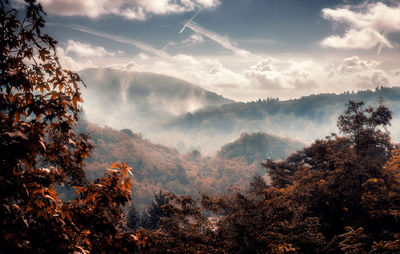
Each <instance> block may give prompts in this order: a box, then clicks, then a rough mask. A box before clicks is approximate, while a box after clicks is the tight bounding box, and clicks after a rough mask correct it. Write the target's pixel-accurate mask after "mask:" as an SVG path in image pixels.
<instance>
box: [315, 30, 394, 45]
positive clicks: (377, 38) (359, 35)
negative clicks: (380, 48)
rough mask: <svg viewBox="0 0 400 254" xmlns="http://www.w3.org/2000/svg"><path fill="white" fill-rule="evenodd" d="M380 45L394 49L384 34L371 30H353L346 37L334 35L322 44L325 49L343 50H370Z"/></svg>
mask: <svg viewBox="0 0 400 254" xmlns="http://www.w3.org/2000/svg"><path fill="white" fill-rule="evenodd" d="M380 43H382V45H385V46H387V47H389V48H393V45H392V44H391V43H390V42H389V41H388V40H387V39H386V38H385V37H384V36H383V35H382V34H380V33H379V32H377V31H376V30H374V29H370V28H366V29H363V30H354V29H351V30H348V31H347V32H346V34H345V35H344V36H338V35H332V36H329V37H327V38H325V39H324V40H322V42H321V44H322V45H323V46H325V47H332V48H343V49H370V48H373V47H375V46H376V45H378V44H380Z"/></svg>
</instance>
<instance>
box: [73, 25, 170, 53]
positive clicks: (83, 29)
mask: <svg viewBox="0 0 400 254" xmlns="http://www.w3.org/2000/svg"><path fill="white" fill-rule="evenodd" d="M71 28H72V29H75V30H77V31H81V32H84V33H88V34H91V35H95V36H99V37H103V38H107V39H110V40H113V41H116V42H120V43H125V44H130V45H133V46H135V47H137V48H139V49H141V50H144V51H146V52H148V53H150V54H153V55H156V56H159V57H170V55H168V54H167V53H165V52H164V51H162V50H159V49H156V48H153V47H152V46H150V45H148V44H146V43H144V42H140V41H136V40H133V39H129V38H126V37H123V36H118V35H113V34H109V33H105V32H101V31H96V30H93V29H90V28H87V27H84V26H78V25H74V26H72V27H71Z"/></svg>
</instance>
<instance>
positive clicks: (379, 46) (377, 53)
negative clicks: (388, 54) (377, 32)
mask: <svg viewBox="0 0 400 254" xmlns="http://www.w3.org/2000/svg"><path fill="white" fill-rule="evenodd" d="M386 34H387V33H386V32H383V34H382V36H383V37H384V38H386ZM383 47H385V43H383V42H380V43H379V45H378V50H377V51H376V56H379V55H380V54H381V52H382V49H383Z"/></svg>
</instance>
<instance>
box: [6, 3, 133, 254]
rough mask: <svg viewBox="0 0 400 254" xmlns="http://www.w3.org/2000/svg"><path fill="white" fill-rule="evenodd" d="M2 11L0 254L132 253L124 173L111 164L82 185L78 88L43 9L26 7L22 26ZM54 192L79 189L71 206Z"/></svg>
mask: <svg viewBox="0 0 400 254" xmlns="http://www.w3.org/2000/svg"><path fill="white" fill-rule="evenodd" d="M0 6H1V9H0V37H1V40H0V47H1V50H0V79H1V90H0V92H1V94H0V150H1V153H0V170H1V171H0V193H1V196H0V200H1V202H0V218H1V228H0V231H1V232H0V235H1V238H0V252H6V253H20V252H22V253H32V252H38V253H40V252H57V253H60V252H61V253H64V252H65V253H67V252H68V253H69V252H79V253H87V252H89V251H90V252H99V251H100V250H111V249H112V250H113V251H117V252H118V251H119V250H120V251H122V249H123V248H127V247H129V246H130V247H131V248H135V246H136V243H137V241H138V238H137V237H136V236H134V235H130V234H125V233H124V232H123V228H122V227H123V223H122V219H123V216H122V209H121V207H122V206H123V205H125V204H126V203H127V202H128V201H129V200H130V181H129V177H128V170H129V168H128V167H127V166H126V165H125V164H124V165H118V164H115V165H114V166H113V168H112V169H110V170H109V172H108V173H107V174H106V175H105V176H104V177H103V178H100V179H98V180H96V181H95V182H94V183H89V182H88V181H87V180H86V178H85V174H84V171H83V169H82V167H83V162H84V158H85V157H87V156H88V155H89V153H90V150H91V148H92V146H91V144H90V142H89V140H88V136H87V135H84V134H76V133H75V132H74V131H73V128H74V126H75V125H76V123H77V121H78V118H79V117H78V114H79V112H80V106H79V103H81V102H82V99H81V94H80V91H79V85H80V81H81V80H80V78H79V76H78V75H77V74H75V73H73V72H71V71H69V70H65V69H63V68H62V67H61V65H60V64H59V62H58V58H57V56H56V54H55V47H56V41H54V40H53V39H52V38H51V37H50V36H48V35H47V34H45V33H43V31H42V30H43V28H44V26H45V21H44V18H43V16H44V14H45V13H44V11H43V10H42V7H41V6H40V4H37V3H36V2H35V1H34V0H26V1H25V7H26V13H25V15H24V16H23V20H22V21H21V20H20V19H19V18H18V17H20V15H19V13H18V12H17V11H16V10H15V9H12V8H11V6H10V3H9V2H8V1H7V0H1V1H0ZM55 185H66V186H76V188H77V194H76V199H74V200H71V201H69V202H67V203H63V202H61V201H60V199H59V198H58V195H57V193H56V191H55V189H54V187H55ZM122 243H124V244H122Z"/></svg>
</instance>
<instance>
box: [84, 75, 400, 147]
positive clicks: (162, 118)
mask: <svg viewBox="0 0 400 254" xmlns="http://www.w3.org/2000/svg"><path fill="white" fill-rule="evenodd" d="M80 75H81V77H82V79H83V80H84V82H85V84H86V85H87V88H84V89H82V94H83V98H84V101H85V103H84V110H85V113H86V117H87V118H88V120H89V121H91V122H94V123H96V124H98V125H100V126H110V127H112V128H115V129H125V128H128V129H131V130H132V131H133V132H135V133H141V134H142V135H143V137H145V138H146V139H149V140H150V141H151V142H153V143H158V144H163V145H167V146H170V147H173V148H176V149H178V150H179V151H180V152H181V153H186V152H190V151H192V150H194V149H195V150H199V151H200V152H201V153H202V154H205V155H214V154H215V153H216V152H217V151H218V150H219V149H220V147H221V146H223V145H225V144H226V143H229V142H232V141H233V140H236V139H237V138H238V137H239V136H240V135H241V134H242V133H244V132H249V133H250V132H258V131H261V132H265V133H268V134H272V135H276V136H280V137H283V138H289V139H292V140H294V141H299V142H303V143H305V144H310V143H311V142H312V141H313V140H315V139H321V138H324V137H325V136H328V135H330V134H331V133H338V128H337V126H336V121H337V117H338V116H339V115H340V114H341V113H342V112H343V111H344V109H345V105H346V103H347V102H348V100H349V99H352V100H356V101H365V102H366V104H372V105H376V104H377V103H378V101H379V100H383V102H384V103H385V104H386V105H387V106H388V107H389V108H390V109H391V110H392V111H393V112H394V119H393V121H392V126H391V127H390V128H389V130H390V131H391V132H392V138H393V141H394V142H399V141H400V127H399V123H400V118H399V113H398V112H400V106H399V105H400V103H399V102H400V89H398V88H378V89H377V90H376V91H360V92H358V93H354V92H353V93H343V94H340V95H335V94H320V95H312V96H306V97H302V98H300V99H297V100H290V101H279V100H278V99H272V98H266V100H259V101H255V102H250V103H241V102H233V101H231V100H229V99H226V98H224V97H222V96H219V95H217V94H215V93H211V92H208V91H206V90H204V89H202V88H200V87H198V86H195V85H193V84H190V83H187V82H185V81H182V80H178V79H175V78H171V77H168V76H164V75H157V74H152V73H138V72H124V71H117V70H112V69H87V70H84V71H82V72H81V73H80Z"/></svg>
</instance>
